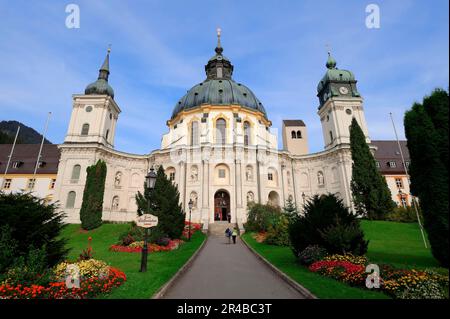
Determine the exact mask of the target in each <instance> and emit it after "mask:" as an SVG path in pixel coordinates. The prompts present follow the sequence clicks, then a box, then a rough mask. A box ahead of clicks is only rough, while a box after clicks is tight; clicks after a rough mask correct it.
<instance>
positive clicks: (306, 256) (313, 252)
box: [298, 245, 327, 266]
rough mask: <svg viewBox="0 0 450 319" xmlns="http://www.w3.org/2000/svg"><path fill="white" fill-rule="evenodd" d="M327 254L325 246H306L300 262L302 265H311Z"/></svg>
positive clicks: (299, 258) (299, 257) (300, 255)
mask: <svg viewBox="0 0 450 319" xmlns="http://www.w3.org/2000/svg"><path fill="white" fill-rule="evenodd" d="M326 255H327V250H326V249H325V248H322V247H319V246H317V245H311V246H308V247H306V248H305V249H304V250H303V251H302V252H301V253H300V254H299V255H298V262H299V263H300V264H302V265H305V266H309V265H311V264H312V263H315V262H316V261H319V260H322V259H323V258H324V257H325V256H326Z"/></svg>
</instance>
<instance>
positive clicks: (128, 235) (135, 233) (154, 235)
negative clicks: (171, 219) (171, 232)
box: [118, 222, 170, 246]
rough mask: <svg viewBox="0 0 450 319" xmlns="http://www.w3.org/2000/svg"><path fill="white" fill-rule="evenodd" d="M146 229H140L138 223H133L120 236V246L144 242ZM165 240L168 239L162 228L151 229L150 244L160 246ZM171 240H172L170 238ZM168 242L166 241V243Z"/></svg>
mask: <svg viewBox="0 0 450 319" xmlns="http://www.w3.org/2000/svg"><path fill="white" fill-rule="evenodd" d="M144 237H145V228H142V227H138V226H137V225H136V223H134V222H133V223H131V224H130V228H129V229H128V230H127V231H125V232H124V233H123V234H121V235H120V236H119V242H118V244H119V245H122V246H128V245H130V244H131V243H133V242H136V241H144ZM163 238H168V236H167V234H166V233H164V232H163V231H162V230H161V229H160V228H158V227H154V228H151V229H150V231H149V235H148V242H149V243H155V244H158V242H160V241H161V239H163ZM169 240H170V238H169ZM164 242H166V241H164ZM158 245H159V244H158Z"/></svg>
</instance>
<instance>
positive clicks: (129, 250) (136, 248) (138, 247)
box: [109, 239, 183, 253]
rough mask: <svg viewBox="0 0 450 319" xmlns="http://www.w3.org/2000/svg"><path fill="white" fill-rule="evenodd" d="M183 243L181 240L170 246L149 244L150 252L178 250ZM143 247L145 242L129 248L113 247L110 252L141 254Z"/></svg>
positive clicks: (171, 243) (136, 243) (173, 242)
mask: <svg viewBox="0 0 450 319" xmlns="http://www.w3.org/2000/svg"><path fill="white" fill-rule="evenodd" d="M182 243H183V241H182V240H181V239H173V240H170V241H169V244H168V245H167V246H161V245H156V244H148V252H159V251H171V250H174V249H178V247H179V246H180V244H182ZM143 245H144V242H134V243H131V244H130V245H128V246H122V245H112V246H111V247H110V248H109V250H111V251H115V252H126V253H140V252H141V251H142V247H143Z"/></svg>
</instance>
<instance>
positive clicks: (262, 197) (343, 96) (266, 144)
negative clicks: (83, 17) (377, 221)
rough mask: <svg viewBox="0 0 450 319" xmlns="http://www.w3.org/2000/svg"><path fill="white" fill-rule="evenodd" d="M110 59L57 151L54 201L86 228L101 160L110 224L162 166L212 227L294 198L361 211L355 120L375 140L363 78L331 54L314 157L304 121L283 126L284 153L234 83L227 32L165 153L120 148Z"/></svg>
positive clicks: (130, 208) (176, 112) (196, 216)
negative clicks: (353, 185) (92, 178)
mask: <svg viewBox="0 0 450 319" xmlns="http://www.w3.org/2000/svg"><path fill="white" fill-rule="evenodd" d="M109 55H110V52H109V51H108V54H107V56H106V58H105V61H104V63H103V65H102V66H101V68H100V70H99V76H98V79H97V80H96V81H95V82H93V83H92V84H89V85H88V86H87V87H86V89H85V92H84V94H75V95H73V98H72V100H73V108H72V114H71V118H70V123H69V127H68V131H67V135H66V137H65V140H64V143H63V144H60V145H58V148H59V151H60V160H59V166H58V170H57V178H56V185H55V194H54V199H55V200H58V201H59V202H60V204H61V209H62V210H64V211H65V213H66V215H67V222H69V223H79V222H80V214H79V212H80V208H81V202H82V197H83V190H84V184H85V180H86V168H87V167H88V166H90V165H93V164H95V163H96V162H97V160H99V159H102V160H104V161H105V162H106V164H107V178H106V185H105V194H104V201H103V219H104V220H109V221H130V220H134V219H135V217H136V210H137V206H136V202H135V195H136V193H137V192H138V191H143V188H144V179H145V176H146V175H147V172H148V171H149V170H150V168H151V167H153V168H155V169H157V168H158V167H159V166H160V165H162V166H163V168H164V170H165V173H166V174H167V176H168V178H169V179H170V180H171V181H172V182H173V183H174V184H176V185H177V187H178V190H179V192H180V203H181V205H182V207H183V209H184V210H185V211H186V212H188V211H189V208H188V203H189V201H190V200H192V202H193V208H192V221H193V222H201V223H203V225H204V228H205V229H207V227H208V226H209V225H210V224H213V223H215V222H217V221H221V220H226V219H227V218H228V217H229V216H231V222H232V223H236V224H237V225H238V226H239V228H240V229H242V224H243V223H245V221H246V217H247V205H248V203H250V202H257V203H263V204H266V203H269V204H271V205H276V206H283V205H284V204H285V202H286V201H287V200H288V199H290V200H292V201H293V202H294V203H295V204H296V205H297V206H298V207H302V205H303V204H304V203H305V201H307V200H308V198H310V197H311V196H313V195H315V194H324V193H334V194H336V195H337V196H338V197H340V198H342V199H343V201H344V203H345V204H346V205H347V206H349V207H352V202H351V198H352V196H351V190H350V180H351V174H352V170H351V165H352V160H351V153H350V132H349V127H350V124H351V120H352V118H356V120H357V121H358V123H359V125H360V126H361V128H362V130H363V132H364V133H365V135H366V139H367V143H369V145H371V144H370V139H369V135H368V130H367V125H366V121H365V118H364V109H363V99H362V97H361V95H360V94H359V92H358V90H357V86H356V82H357V81H356V80H355V76H354V75H353V73H352V72H350V71H347V70H342V69H338V68H337V67H336V61H335V60H334V59H333V57H332V56H331V55H330V54H328V60H327V62H326V69H325V74H324V76H323V78H322V79H320V81H319V83H318V86H317V93H316V94H317V97H318V102H319V106H318V109H317V115H318V120H320V122H321V125H322V131H323V137H324V141H325V147H324V150H323V151H321V152H317V153H309V151H308V132H307V126H306V125H305V123H304V122H303V121H302V120H284V121H283V123H282V139H283V141H282V142H283V143H282V144H283V148H282V149H281V150H280V149H278V136H277V135H276V134H274V133H272V132H271V130H270V128H271V125H272V122H271V121H270V116H269V115H270V114H268V113H267V112H266V110H265V108H264V106H263V104H262V102H261V101H260V100H259V99H258V98H257V97H256V95H255V94H254V93H253V92H252V91H251V90H250V89H249V88H248V87H247V86H245V85H244V84H242V83H240V82H238V81H235V79H234V78H233V65H232V63H231V61H230V60H229V59H228V58H227V57H225V56H224V55H223V48H222V46H221V42H220V31H219V32H218V42H217V47H216V48H215V54H214V56H213V57H212V58H211V59H210V60H209V61H208V62H207V64H206V66H205V73H206V78H205V80H204V81H203V82H201V83H198V84H196V85H194V86H193V87H192V88H191V89H190V90H189V91H188V92H187V93H186V94H185V95H184V96H183V97H181V98H180V99H179V100H178V101H176V103H175V107H174V109H173V112H172V115H171V117H170V118H169V119H168V120H167V127H168V132H167V133H165V134H164V135H163V136H162V142H161V147H160V149H158V150H155V151H152V152H151V153H150V154H142V155H141V154H129V153H125V152H121V151H120V150H117V149H115V148H114V137H115V133H116V124H117V121H118V119H119V115H120V113H121V108H120V107H119V105H118V104H117V103H116V101H115V100H114V90H113V89H112V87H111V86H110V85H109V83H108V77H109V75H110V66H109ZM371 148H374V147H373V146H372V145H371ZM187 215H188V214H187Z"/></svg>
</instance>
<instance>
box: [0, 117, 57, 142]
mask: <svg viewBox="0 0 450 319" xmlns="http://www.w3.org/2000/svg"><path fill="white" fill-rule="evenodd" d="M19 125H20V132H19V136H18V137H17V143H18V144H39V143H41V140H42V135H41V134H40V133H38V132H37V131H36V130H35V129H33V128H31V127H29V126H26V125H25V124H22V123H20V122H17V121H1V122H0V144H10V143H13V142H14V137H15V136H16V132H17V126H19ZM44 143H45V144H52V142H50V141H49V140H47V139H45V140H44Z"/></svg>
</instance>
